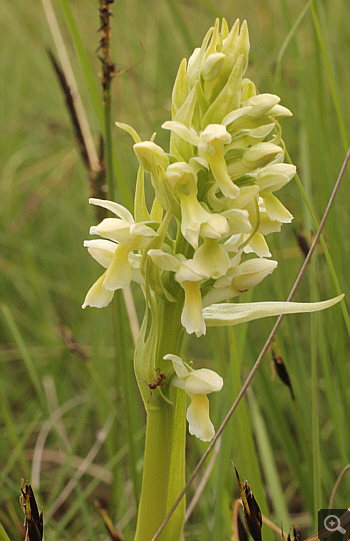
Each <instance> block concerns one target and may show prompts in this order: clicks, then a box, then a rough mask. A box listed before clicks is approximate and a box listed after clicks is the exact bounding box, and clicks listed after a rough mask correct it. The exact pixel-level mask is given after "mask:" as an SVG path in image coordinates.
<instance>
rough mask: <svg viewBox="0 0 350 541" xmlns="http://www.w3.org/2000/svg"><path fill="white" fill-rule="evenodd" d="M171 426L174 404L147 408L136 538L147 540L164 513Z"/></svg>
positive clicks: (160, 521)
mask: <svg viewBox="0 0 350 541" xmlns="http://www.w3.org/2000/svg"><path fill="white" fill-rule="evenodd" d="M173 426H174V411H173V406H170V405H169V406H168V405H165V406H164V407H162V408H157V407H156V408H149V409H148V413H147V430H146V443H145V457H144V467H143V478H142V491H141V500H140V507H139V514H138V521H137V530H136V535H135V541H150V539H152V537H153V535H154V534H155V533H156V531H157V529H158V527H159V526H160V524H161V523H162V522H163V520H164V518H165V516H166V511H167V500H168V484H169V471H170V462H171V450H172V436H173Z"/></svg>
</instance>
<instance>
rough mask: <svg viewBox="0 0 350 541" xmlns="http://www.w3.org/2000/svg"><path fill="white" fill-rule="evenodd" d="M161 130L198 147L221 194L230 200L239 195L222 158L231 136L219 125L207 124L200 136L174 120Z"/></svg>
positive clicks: (199, 153) (164, 125) (165, 124)
mask: <svg viewBox="0 0 350 541" xmlns="http://www.w3.org/2000/svg"><path fill="white" fill-rule="evenodd" d="M162 128H164V129H166V130H171V131H172V132H173V133H175V134H176V135H178V136H179V137H181V138H182V139H184V140H185V141H187V142H188V143H191V144H192V145H194V146H197V147H198V155H199V157H201V158H204V160H205V161H206V162H207V163H208V165H209V167H210V169H211V172H212V175H213V177H214V179H215V181H216V183H217V184H218V186H219V188H220V190H221V191H222V193H223V194H224V195H225V196H226V197H229V198H231V199H233V198H235V197H237V196H238V195H239V188H238V186H236V185H235V184H234V183H233V182H232V180H231V178H230V176H229V174H228V171H227V165H226V161H225V158H224V152H225V147H224V145H227V144H229V143H230V142H231V135H230V134H229V133H228V131H227V130H226V127H225V126H223V125H221V124H209V125H208V126H207V127H206V128H205V129H204V130H203V131H202V132H201V133H200V134H197V132H196V131H195V130H194V129H193V128H188V127H187V126H185V125H184V124H181V123H180V122H178V121H176V120H171V121H167V122H164V124H163V125H162Z"/></svg>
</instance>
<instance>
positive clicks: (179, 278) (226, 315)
mask: <svg viewBox="0 0 350 541" xmlns="http://www.w3.org/2000/svg"><path fill="white" fill-rule="evenodd" d="M248 53H249V37H248V29H247V24H246V23H245V22H244V23H243V24H242V26H241V27H240V25H239V21H236V22H235V24H234V25H233V27H232V29H231V30H229V28H228V25H227V22H226V20H225V19H223V20H222V23H221V25H220V22H219V20H217V21H216V23H215V26H214V27H213V28H210V29H209V31H208V32H207V34H206V36H205V38H204V40H203V43H202V45H201V47H200V48H197V49H195V51H194V52H193V54H192V56H191V57H190V59H189V61H188V62H187V61H186V60H185V59H184V60H183V61H182V62H181V64H180V67H179V70H178V73H177V76H176V80H175V84H174V88H173V92H172V118H171V120H168V121H166V122H164V124H163V126H162V127H163V128H164V129H165V130H168V131H169V134H170V148H169V151H166V150H164V149H163V148H161V147H160V146H159V145H157V144H156V143H155V142H154V139H155V136H154V137H152V140H150V141H141V139H140V137H139V135H138V134H137V132H136V131H135V130H134V129H133V128H132V127H130V126H128V125H125V124H121V123H117V125H118V126H119V127H120V128H122V129H124V130H126V131H127V132H128V133H129V134H130V135H131V136H132V137H133V139H134V143H135V144H134V147H133V148H134V151H135V154H136V157H137V159H138V162H139V166H140V167H139V172H138V176H137V181H136V190H135V204H134V216H133V215H132V214H131V213H130V212H129V211H128V210H127V209H125V208H124V207H122V206H121V205H119V204H117V203H114V202H111V201H102V200H97V199H92V200H90V203H92V204H94V205H98V206H102V207H104V208H106V209H108V210H110V211H111V212H112V213H113V214H114V215H116V216H117V217H112V218H106V219H105V220H103V221H102V222H101V223H100V224H98V225H97V226H94V227H92V228H91V230H90V232H91V234H94V235H98V236H100V237H102V239H95V240H90V241H86V242H85V246H86V247H87V249H88V251H89V252H90V254H91V255H92V256H93V257H94V258H95V259H96V260H97V261H98V263H100V264H101V265H102V266H103V267H104V268H105V269H106V270H105V272H104V273H103V274H102V276H101V277H100V278H99V279H98V280H97V282H96V283H95V284H94V285H93V286H92V287H91V289H90V290H89V292H88V293H87V295H86V298H85V301H84V304H83V308H85V307H86V306H95V307H103V306H106V305H107V304H108V303H109V302H111V300H112V297H113V293H114V291H115V290H116V289H120V288H123V287H125V286H126V285H128V284H130V282H131V281H135V282H137V283H139V284H140V285H141V287H142V288H143V292H144V295H145V300H146V305H147V307H146V312H145V317H144V321H143V324H142V328H141V332H140V336H139V340H138V344H137V347H136V351H135V358H134V365H135V373H136V378H137V381H138V382H139V389H140V392H141V395H142V398H143V402H144V405H145V408H146V410H147V432H146V448H145V458H144V470H143V485H142V494H141V500H140V502H141V503H140V508H139V514H138V525H137V531H136V537H135V540H136V541H149V540H150V539H151V538H152V536H153V535H154V533H155V531H156V530H157V528H158V526H159V525H160V523H161V522H162V520H163V519H164V517H165V515H166V513H167V511H168V510H169V509H170V507H171V506H172V504H173V502H174V500H175V499H176V497H177V496H178V494H179V492H180V491H181V489H182V487H183V485H184V466H185V461H184V449H185V435H184V434H185V432H184V430H185V418H186V400H185V396H186V395H187V396H188V397H189V399H190V405H189V407H188V409H187V420H188V422H189V431H190V433H191V434H194V435H195V436H197V437H199V438H201V439H202V440H203V441H210V440H211V439H212V438H213V436H214V434H215V431H214V426H213V424H212V422H211V420H210V417H209V399H208V396H207V395H208V394H210V393H211V392H213V391H219V390H220V389H221V387H222V385H223V380H222V378H221V377H220V376H219V375H218V374H216V373H215V372H214V371H212V370H209V369H204V368H200V369H198V370H195V369H193V368H192V367H191V366H190V365H188V364H186V363H185V362H183V361H182V360H181V358H180V357H179V356H178V354H179V353H180V348H181V337H182V335H183V332H184V331H186V332H187V333H189V334H192V333H194V334H195V335H196V336H197V337H200V336H201V335H203V334H205V333H206V325H207V324H208V325H230V324H235V323H238V322H240V321H249V320H251V319H255V318H258V317H265V316H268V315H272V314H273V315H276V314H278V313H287V312H292V311H309V310H311V309H313V310H316V309H322V308H324V307H326V306H330V305H331V304H332V303H333V304H334V303H335V302H336V301H334V300H333V301H329V302H328V304H326V305H325V304H323V303H319V304H318V305H317V306H314V307H313V308H309V307H308V306H306V305H305V304H303V305H302V304H299V305H296V306H294V307H293V306H291V305H293V303H270V304H268V303H266V304H264V303H252V304H246V305H244V304H243V305H242V304H241V303H240V304H237V305H235V304H228V303H226V302H224V303H222V301H227V300H228V299H232V298H234V297H237V296H239V295H241V294H242V293H244V292H246V291H247V290H249V289H250V288H252V287H254V286H256V285H258V284H259V283H260V282H261V280H263V279H264V278H265V277H266V276H267V275H269V274H271V273H272V272H273V271H274V269H275V268H276V266H277V262H276V261H273V260H272V259H270V258H271V253H270V251H269V247H268V244H267V240H266V237H267V236H268V235H269V234H270V233H273V232H278V231H280V230H281V226H282V224H284V223H289V222H291V220H292V219H293V217H292V215H291V214H290V212H289V211H288V210H287V209H286V208H285V207H284V206H283V204H282V203H281V202H280V201H279V199H278V198H277V197H276V195H275V194H276V193H277V192H278V191H279V190H280V189H281V188H282V187H283V186H284V185H285V184H287V183H288V182H289V181H290V180H291V179H292V178H293V176H294V175H295V172H296V168H295V166H294V165H290V164H286V163H284V155H285V152H284V144H283V141H282V132H281V126H280V123H279V122H280V120H281V119H282V118H284V117H289V116H291V112H290V111H289V110H288V109H287V108H286V107H284V106H282V105H280V103H279V102H280V98H279V97H278V96H275V95H272V94H258V91H257V89H256V87H255V85H254V83H253V82H252V81H251V80H250V79H248V78H246V77H245V72H246V69H247V66H248ZM145 174H146V175H147V177H146V178H147V179H148V178H149V179H150V182H151V184H152V186H153V189H154V201H153V204H152V208H151V209H149V208H148V206H147V204H146V199H145V187H144V182H145ZM174 225H175V227H174ZM337 300H339V299H337ZM217 303H222V304H217ZM145 383H147V384H148V385H146V384H145ZM150 389H151V390H152V395H150ZM185 393H186V395H185ZM183 520H184V503H183V504H181V505H180V506H179V508H178V509H177V511H176V512H175V514H174V515H173V517H172V519H171V520H170V522H169V523H168V524H167V526H166V528H165V530H164V532H163V534H162V535H161V536H160V538H159V539H168V540H170V539H171V540H172V541H177V540H179V539H180V538H181V534H182V527H183ZM162 536H164V537H162Z"/></svg>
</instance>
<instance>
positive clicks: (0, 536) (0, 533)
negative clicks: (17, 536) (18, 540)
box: [0, 522, 11, 541]
mask: <svg viewBox="0 0 350 541" xmlns="http://www.w3.org/2000/svg"><path fill="white" fill-rule="evenodd" d="M0 541H11V540H10V538H9V536H8V535H7V533H6V532H5V530H4V528H3V525H2V524H1V522H0Z"/></svg>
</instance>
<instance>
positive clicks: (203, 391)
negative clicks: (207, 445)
mask: <svg viewBox="0 0 350 541" xmlns="http://www.w3.org/2000/svg"><path fill="white" fill-rule="evenodd" d="M163 358H164V360H166V361H171V362H172V363H173V367H174V370H175V373H176V376H173V377H172V379H171V385H173V386H174V387H178V388H179V389H182V390H183V391H185V392H186V394H187V395H188V396H189V397H190V399H191V404H190V405H189V407H188V408H187V414H186V418H187V421H188V423H189V431H190V434H192V435H193V436H196V437H197V438H199V439H201V440H202V441H211V440H212V439H213V437H214V436H215V429H214V426H213V423H212V422H211V420H210V417H209V400H208V396H207V395H208V394H210V393H213V392H217V391H220V390H221V389H222V386H223V384H224V381H223V379H222V377H221V376H219V374H217V373H216V372H214V371H213V370H209V369H208V368H200V369H199V370H193V369H192V368H191V367H189V366H188V365H187V364H185V363H184V362H183V361H182V359H181V358H180V357H178V356H177V355H172V354H168V355H165V356H164V357H163Z"/></svg>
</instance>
